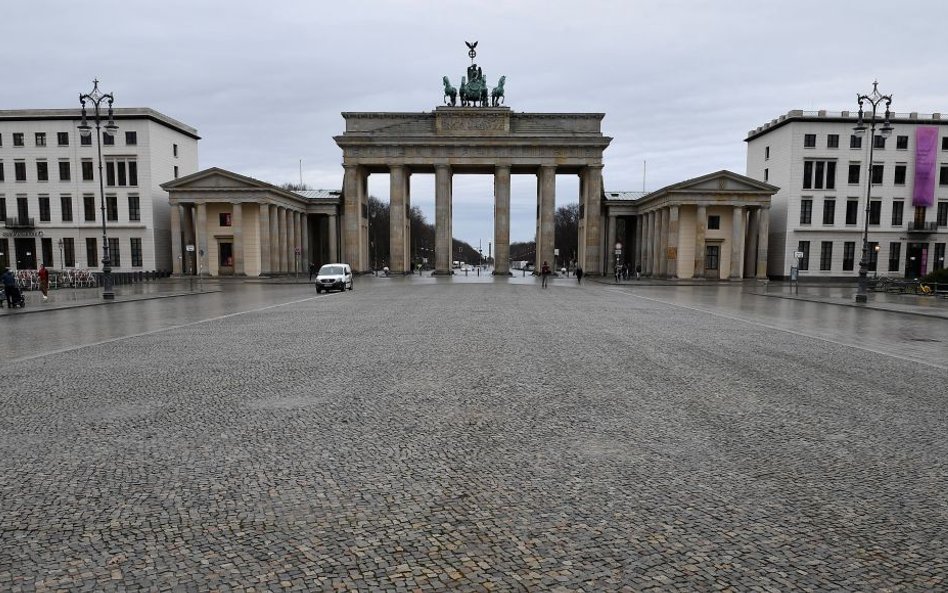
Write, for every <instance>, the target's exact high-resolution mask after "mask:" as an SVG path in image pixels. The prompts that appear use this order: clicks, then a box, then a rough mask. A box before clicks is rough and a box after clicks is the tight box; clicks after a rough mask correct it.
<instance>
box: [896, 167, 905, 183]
mask: <svg viewBox="0 0 948 593" xmlns="http://www.w3.org/2000/svg"><path fill="white" fill-rule="evenodd" d="M905 168H906V167H905V165H896V166H895V180H894V181H893V183H895V184H896V185H905Z"/></svg>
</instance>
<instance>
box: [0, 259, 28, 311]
mask: <svg viewBox="0 0 948 593" xmlns="http://www.w3.org/2000/svg"><path fill="white" fill-rule="evenodd" d="M0 282H2V283H3V292H4V293H6V295H7V305H8V306H9V307H10V308H11V309H13V308H14V307H16V306H17V305H19V306H21V307H22V306H23V295H22V294H20V287H19V286H17V285H16V276H14V275H13V272H11V271H10V269H9V268H3V274H0Z"/></svg>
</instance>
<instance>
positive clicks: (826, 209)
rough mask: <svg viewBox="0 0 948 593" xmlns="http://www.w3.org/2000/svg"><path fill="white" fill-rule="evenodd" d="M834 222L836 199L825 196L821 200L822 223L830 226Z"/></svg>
mask: <svg viewBox="0 0 948 593" xmlns="http://www.w3.org/2000/svg"><path fill="white" fill-rule="evenodd" d="M835 223H836V200H834V199H833V198H825V199H824V200H823V224H825V225H829V226H832V225H833V224H835Z"/></svg>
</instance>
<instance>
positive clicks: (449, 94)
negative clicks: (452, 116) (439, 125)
mask: <svg viewBox="0 0 948 593" xmlns="http://www.w3.org/2000/svg"><path fill="white" fill-rule="evenodd" d="M449 99H450V101H451V102H450V103H449V102H448V100H449ZM457 102H458V90H457V89H456V88H454V87H453V86H451V81H449V80H448V77H447V76H445V77H444V104H445V105H450V106H451V107H454V106H455V105H457Z"/></svg>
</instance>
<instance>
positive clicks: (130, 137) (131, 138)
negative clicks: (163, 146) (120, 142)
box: [125, 132, 138, 146]
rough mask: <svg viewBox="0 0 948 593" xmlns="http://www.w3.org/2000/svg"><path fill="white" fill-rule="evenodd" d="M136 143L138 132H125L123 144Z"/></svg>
mask: <svg viewBox="0 0 948 593" xmlns="http://www.w3.org/2000/svg"><path fill="white" fill-rule="evenodd" d="M136 144H138V132H125V146H135V145H136Z"/></svg>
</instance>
